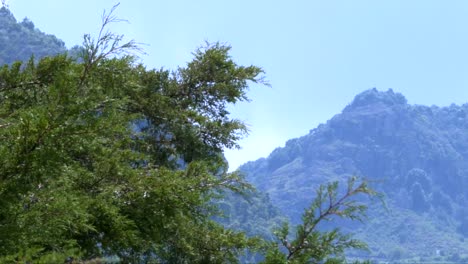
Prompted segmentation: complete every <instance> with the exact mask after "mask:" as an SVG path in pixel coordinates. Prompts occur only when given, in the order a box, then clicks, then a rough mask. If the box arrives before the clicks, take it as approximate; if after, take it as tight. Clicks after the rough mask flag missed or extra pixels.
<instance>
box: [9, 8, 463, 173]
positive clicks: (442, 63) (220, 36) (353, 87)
mask: <svg viewBox="0 0 468 264" xmlns="http://www.w3.org/2000/svg"><path fill="white" fill-rule="evenodd" d="M7 2H8V4H9V7H10V10H11V11H12V12H13V14H14V15H15V17H16V18H17V20H22V19H23V18H24V17H28V18H29V19H30V20H32V21H33V22H34V24H35V25H36V27H37V28H39V29H40V30H41V31H44V32H46V33H49V34H54V35H56V36H57V37H58V38H60V39H62V40H63V41H65V43H66V45H67V47H72V46H73V45H75V44H80V43H81V42H82V36H83V34H85V33H91V34H94V35H95V34H96V32H97V31H98V29H99V27H100V25H101V23H100V19H101V14H102V12H103V10H104V9H107V10H109V9H110V8H111V7H112V6H113V5H114V4H116V3H118V1H110V0H80V1H71V0H41V1H37V0H9V1H7ZM115 14H116V15H117V16H118V17H120V18H123V19H127V20H128V21H129V23H119V24H115V25H114V26H113V30H114V31H115V32H117V33H120V34H124V35H125V36H126V37H127V38H128V39H134V40H136V41H137V42H141V43H144V46H143V48H144V50H145V51H146V53H147V54H146V55H142V56H141V60H142V62H143V63H144V64H146V65H147V66H148V67H150V68H161V67H164V68H166V69H176V68H177V66H184V65H185V64H186V63H187V62H189V61H190V60H191V58H192V55H191V52H193V51H194V50H195V49H196V48H197V47H199V46H201V45H203V43H205V41H209V42H216V41H219V42H222V43H227V44H229V45H231V46H232V53H231V55H232V57H233V59H234V60H235V61H236V62H237V63H238V64H240V65H257V66H260V67H262V68H263V69H264V70H265V72H266V78H267V79H268V80H269V82H270V83H271V85H272V87H265V86H261V85H251V86H250V90H249V92H248V96H249V98H250V99H251V101H250V102H249V103H240V104H237V105H234V106H230V110H231V114H232V116H233V117H234V118H238V119H240V120H242V121H244V122H245V123H247V124H248V127H249V130H250V134H249V135H248V136H247V137H246V138H244V139H242V140H241V141H240V142H239V143H240V145H241V149H240V150H226V152H225V155H226V158H227V159H228V161H229V163H230V169H231V170H232V169H235V168H237V167H238V166H239V165H241V164H243V163H245V162H247V161H251V160H256V159H258V158H261V157H266V156H268V155H269V153H270V152H271V151H272V150H273V149H275V148H276V147H281V146H284V143H285V142H286V141H287V140H288V139H291V138H296V137H300V136H303V135H305V134H307V133H308V131H309V130H311V129H313V128H315V127H317V125H319V124H320V123H324V122H326V121H327V120H328V119H330V118H331V117H332V116H333V115H335V114H338V113H340V112H341V111H342V109H343V108H344V107H345V106H346V105H347V104H349V103H350V102H351V101H352V100H353V98H354V96H355V95H357V94H358V93H360V92H362V91H364V90H366V89H370V88H374V87H375V88H377V89H378V90H387V89H388V88H392V89H393V90H394V91H396V92H400V93H402V94H403V95H404V96H405V97H406V98H407V99H408V102H409V103H411V104H424V105H438V106H447V105H450V104H452V103H455V104H464V103H465V102H467V101H468V15H467V14H468V1H465V0H459V1H457V0H451V1H442V0H438V1H436V0H412V1H408V0H380V1H375V0H353V1H349V0H341V1H338V0H322V1H316V0H303V1H299V0H288V1H286V0H283V1H280V0H231V1H222V0H197V1H193V0H185V1H183V0H164V1H163V0H151V1H150V0H147V1H146V0H121V1H120V6H119V7H118V9H117V10H116V13H115Z"/></svg>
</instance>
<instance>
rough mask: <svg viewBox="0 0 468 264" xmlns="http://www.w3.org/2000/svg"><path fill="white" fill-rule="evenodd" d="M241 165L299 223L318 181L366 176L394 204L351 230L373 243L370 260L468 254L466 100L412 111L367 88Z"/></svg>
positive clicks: (394, 96)
mask: <svg viewBox="0 0 468 264" xmlns="http://www.w3.org/2000/svg"><path fill="white" fill-rule="evenodd" d="M240 169H241V171H243V172H244V173H245V174H246V175H247V179H248V180H249V181H250V182H251V183H253V184H254V186H256V187H257V188H258V189H259V190H260V191H263V192H266V193H267V194H268V195H269V197H270V198H271V201H272V203H273V204H275V205H276V206H278V207H279V208H280V211H281V212H282V213H284V214H285V215H287V216H289V217H290V218H291V219H292V221H293V222H296V223H297V222H299V220H300V216H301V213H302V211H303V209H304V208H305V207H306V206H308V205H309V203H310V202H311V201H312V198H313V194H314V190H315V189H316V188H317V186H318V185H319V184H323V183H324V182H327V181H330V180H340V181H344V180H345V179H347V178H348V177H349V176H351V175H357V176H361V177H365V178H367V179H369V180H371V181H372V182H373V185H374V188H376V189H377V190H378V191H380V192H382V193H383V194H384V195H385V201H386V203H387V207H388V210H385V209H384V207H383V206H382V205H381V204H372V205H371V210H370V211H369V219H368V221H367V222H366V223H364V224H362V225H357V226H356V225H353V226H349V225H348V226H347V227H348V230H352V231H354V233H355V234H356V235H357V237H358V238H361V239H363V240H364V241H366V242H367V243H368V244H369V246H370V249H371V252H370V253H369V255H368V256H369V257H372V258H382V259H410V258H419V261H423V260H428V259H434V260H437V259H449V260H459V259H460V258H463V257H468V256H467V255H466V254H468V104H464V105H462V106H457V105H451V106H449V107H437V106H422V105H410V104H408V102H407V100H406V98H405V97H404V96H403V95H401V94H400V93H395V92H394V91H392V90H388V91H386V92H381V91H377V90H376V89H372V90H367V91H364V92H363V93H361V94H359V95H357V96H356V97H355V98H354V100H353V102H352V103H351V104H349V105H348V106H346V107H345V108H344V110H343V111H342V113H340V114H338V115H336V116H334V117H332V118H331V119H330V120H329V121H328V122H326V123H325V124H321V125H319V126H318V127H317V128H315V129H313V130H311V131H310V132H309V133H308V134H307V135H305V136H303V137H300V138H296V139H292V140H289V141H288V142H287V143H286V144H285V146H284V147H281V148H277V149H275V150H274V151H273V152H272V153H271V154H270V155H269V156H268V157H267V158H262V159H259V160H257V161H253V162H248V163H246V164H244V165H242V166H241V168H240ZM345 225H347V224H345ZM466 260H468V258H467V259H466Z"/></svg>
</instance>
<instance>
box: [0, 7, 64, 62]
mask: <svg viewBox="0 0 468 264" xmlns="http://www.w3.org/2000/svg"><path fill="white" fill-rule="evenodd" d="M0 43H1V45H0V65H4V64H11V63H13V62H14V61H17V60H20V61H26V60H29V59H30V57H31V55H33V54H34V56H35V58H37V59H39V58H42V57H45V56H51V55H55V54H58V53H63V52H65V51H66V50H67V49H66V48H65V43H64V42H63V41H61V40H60V39H58V38H57V37H55V36H54V35H49V34H45V33H43V32H41V31H40V30H39V29H37V28H35V26H34V23H33V22H32V21H31V20H29V19H27V18H24V19H23V21H22V22H17V21H16V19H15V17H14V16H13V14H12V13H11V12H10V10H9V9H7V8H5V7H2V8H0Z"/></svg>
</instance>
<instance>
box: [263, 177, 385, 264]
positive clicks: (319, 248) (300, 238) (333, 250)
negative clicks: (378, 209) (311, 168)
mask: <svg viewBox="0 0 468 264" xmlns="http://www.w3.org/2000/svg"><path fill="white" fill-rule="evenodd" d="M356 182H357V178H355V177H352V178H350V179H349V181H348V186H347V189H346V190H345V193H344V194H343V195H341V196H339V190H338V182H332V183H329V184H327V185H321V186H320V187H319V188H318V190H317V194H316V197H315V199H314V200H313V202H312V204H311V205H310V207H309V208H307V209H306V210H305V211H304V214H303V215H302V223H301V224H299V225H297V226H296V227H295V234H291V233H290V229H289V225H288V224H287V223H285V224H284V225H283V226H282V227H281V228H279V229H278V230H276V231H275V233H274V234H275V235H276V238H277V241H278V243H276V242H273V243H271V244H270V246H269V248H268V250H267V252H266V258H265V261H264V263H330V264H331V263H342V262H344V261H345V259H344V253H345V250H346V249H366V248H367V247H366V245H365V244H364V243H363V242H361V241H359V240H356V239H353V238H352V235H351V234H343V233H341V232H340V230H339V228H334V229H332V230H330V231H327V230H323V229H321V228H320V225H323V223H324V222H327V221H330V220H332V219H333V217H340V218H346V219H351V220H359V221H362V220H364V217H365V212H366V210H367V206H366V205H365V204H363V203H359V202H358V201H357V200H356V199H355V198H354V196H357V195H367V196H374V195H376V194H377V193H376V192H375V191H373V190H372V189H370V188H369V187H368V184H367V182H366V181H362V182H360V183H359V184H358V185H357V186H356ZM278 245H279V247H278Z"/></svg>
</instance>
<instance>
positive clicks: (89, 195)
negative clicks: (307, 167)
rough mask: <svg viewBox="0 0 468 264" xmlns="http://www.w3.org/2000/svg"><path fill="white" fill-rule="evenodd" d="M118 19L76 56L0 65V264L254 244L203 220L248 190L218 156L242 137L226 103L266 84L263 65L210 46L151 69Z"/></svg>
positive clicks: (221, 251)
mask: <svg viewBox="0 0 468 264" xmlns="http://www.w3.org/2000/svg"><path fill="white" fill-rule="evenodd" d="M116 21H118V19H116V18H115V17H114V16H113V15H112V12H111V13H109V14H107V15H105V16H104V17H103V27H102V29H101V31H100V34H99V36H98V37H97V38H96V40H93V39H92V38H91V37H90V36H89V35H86V36H85V41H84V45H83V48H82V49H77V50H78V51H80V53H81V54H80V57H79V58H78V59H75V58H73V57H70V56H67V55H66V54H64V55H58V56H55V57H49V58H44V59H41V60H40V61H39V62H38V63H36V62H35V61H34V59H31V60H30V61H29V62H28V63H26V64H23V63H21V62H17V63H14V64H13V65H11V66H8V65H5V66H3V67H2V68H1V69H0V157H1V159H0V234H2V235H1V236H0V262H2V263H4V262H6V263H8V262H18V261H20V262H26V261H33V262H34V263H60V262H62V263H63V262H64V261H65V260H67V259H68V260H70V259H73V260H76V261H80V260H88V259H93V258H97V257H103V256H118V257H119V258H120V259H121V260H123V261H124V262H126V263H135V262H139V261H141V262H145V263H147V262H157V263H208V262H209V263H230V262H237V259H238V256H239V255H240V254H242V253H243V252H244V250H245V249H246V248H253V247H255V246H256V244H258V243H257V240H256V239H250V238H247V237H246V236H245V235H244V234H243V233H241V232H235V231H232V230H227V229H225V228H223V227H222V226H221V225H219V224H217V223H215V222H214V221H212V220H211V217H212V215H214V214H215V213H216V210H215V209H216V208H213V206H212V203H210V201H211V200H212V199H213V198H216V197H217V196H218V195H219V194H220V192H222V191H223V190H227V189H229V190H232V191H236V192H242V191H243V190H246V189H249V188H250V186H249V185H248V184H246V183H245V182H244V181H243V180H242V178H241V177H240V176H239V174H238V173H227V164H226V163H225V161H224V159H223V158H222V150H223V148H232V147H236V146H237V143H236V141H237V140H238V139H239V138H240V137H241V136H243V135H244V134H245V133H246V128H245V125H244V124H243V123H242V122H240V121H238V120H234V119H232V118H230V117H229V112H228V110H227V106H228V104H232V103H236V102H238V101H242V100H247V97H246V90H247V88H248V83H249V82H257V83H264V84H266V83H265V82H264V80H263V78H262V77H261V75H262V73H263V71H262V69H260V68H258V67H256V66H247V67H244V66H239V65H237V64H236V63H235V62H234V61H233V60H232V58H231V57H230V55H229V50H230V47H229V46H225V45H221V44H213V45H211V44H207V45H205V46H204V47H202V48H200V49H198V50H197V51H196V52H195V53H194V59H193V61H192V62H190V63H188V65H187V66H186V67H181V68H178V69H177V70H175V71H168V70H164V69H161V70H148V69H146V68H145V67H144V66H143V65H141V64H138V63H136V60H135V57H134V56H133V55H132V54H135V53H134V52H135V51H138V46H137V45H136V43H135V42H133V41H130V42H123V37H122V36H120V35H116V34H113V33H111V32H108V31H107V30H106V28H107V25H108V24H109V23H112V22H116Z"/></svg>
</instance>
